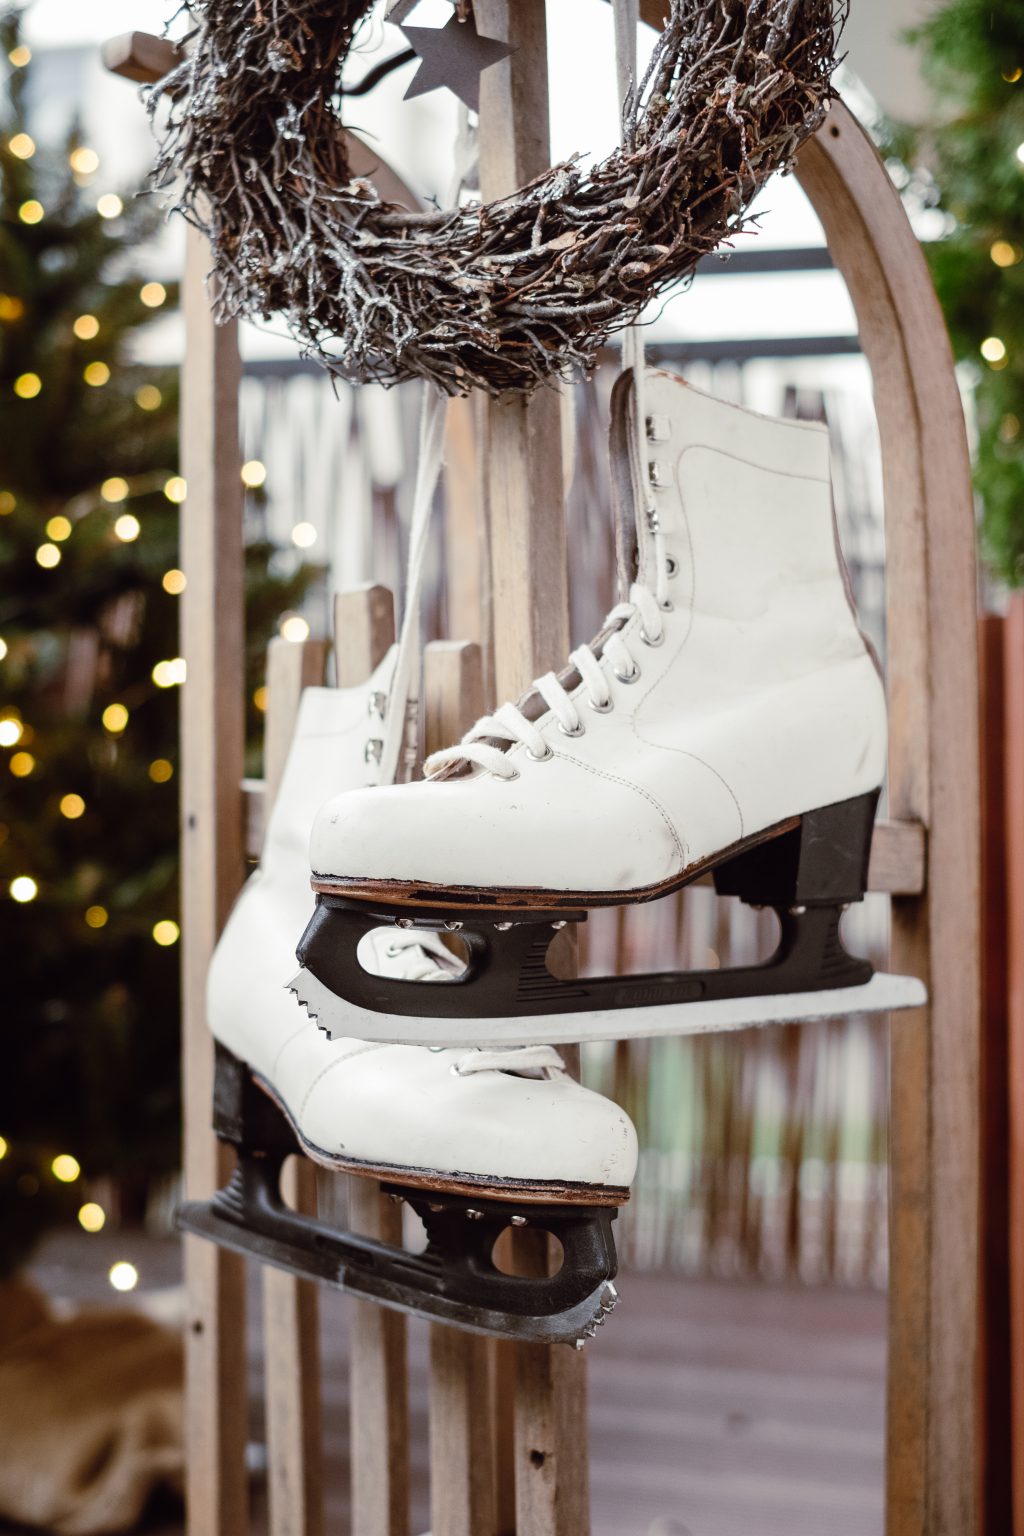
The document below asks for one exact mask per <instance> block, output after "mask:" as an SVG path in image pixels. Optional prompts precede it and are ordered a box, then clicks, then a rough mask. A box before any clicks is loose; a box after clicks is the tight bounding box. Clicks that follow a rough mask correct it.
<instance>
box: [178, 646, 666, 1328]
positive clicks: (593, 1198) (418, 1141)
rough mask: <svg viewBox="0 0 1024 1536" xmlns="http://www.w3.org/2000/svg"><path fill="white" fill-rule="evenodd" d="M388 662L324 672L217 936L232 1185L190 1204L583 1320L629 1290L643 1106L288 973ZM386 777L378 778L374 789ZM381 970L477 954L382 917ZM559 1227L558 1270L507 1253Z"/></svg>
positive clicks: (400, 1278) (543, 1315) (558, 1069)
mask: <svg viewBox="0 0 1024 1536" xmlns="http://www.w3.org/2000/svg"><path fill="white" fill-rule="evenodd" d="M388 665H389V663H385V665H384V667H383V668H382V669H381V670H380V671H379V672H378V674H377V675H375V677H373V678H371V679H370V681H369V682H368V683H367V684H366V686H365V687H363V688H357V689H333V688H311V689H307V690H306V691H305V693H304V694H303V696H302V701H301V707H300V712H299V718H298V723H297V727H296V733H295V737H294V740H293V742H292V747H291V751H290V754H289V757H288V762H287V765H286V768H285V773H284V777H283V780H282V783H281V789H280V792H279V794H278V796H277V799H276V801H275V804H274V807H273V811H272V813H271V817H270V821H269V825H268V829H267V837H266V843H265V848H264V854H263V861H262V865H261V868H260V869H259V870H258V871H257V872H256V873H255V874H254V875H253V876H252V878H251V879H250V880H249V882H248V884H247V885H246V887H245V889H244V891H243V892H242V895H241V897H240V898H239V901H238V903H237V905H236V907H235V909H234V911H233V912H232V914H231V917H230V919H229V921H228V923H227V926H226V928H225V930H224V934H223V936H222V938H221V940H220V943H219V944H218V946H217V950H216V953H215V955H214V959H213V962H212V965H211V969H210V975H209V983H208V997H207V1004H208V1016H209V1020H210V1025H211V1028H212V1030H213V1033H214V1035H215V1037H216V1040H217V1047H216V1052H217V1056H216V1085H215V1101H214V1128H215V1130H216V1131H217V1133H218V1135H220V1136H221V1138H222V1139H224V1140H226V1141H228V1142H231V1143H233V1144H234V1146H235V1147H236V1150H237V1153H238V1167H237V1170H236V1173H235V1175H234V1178H233V1180H232V1183H231V1184H230V1185H229V1187H228V1188H227V1189H226V1190H223V1191H221V1192H220V1194H218V1195H217V1196H215V1197H214V1199H213V1200H212V1201H208V1202H193V1203H191V1204H189V1205H186V1206H185V1207H184V1209H183V1211H182V1213H181V1218H180V1219H181V1222H182V1224H183V1225H184V1226H185V1227H187V1228H188V1229H189V1230H191V1231H195V1232H199V1233H201V1234H203V1235H205V1236H208V1237H211V1238H213V1239H214V1240H215V1241H217V1242H220V1243H223V1244H225V1245H226V1246H229V1247H234V1248H236V1249H240V1250H242V1251H244V1252H247V1253H253V1254H255V1255H257V1256H258V1257H260V1258H262V1259H264V1260H266V1261H267V1262H270V1263H276V1264H279V1265H282V1266H284V1267H286V1268H288V1269H291V1270H293V1271H295V1272H297V1273H300V1274H303V1275H306V1276H311V1277H314V1278H319V1279H323V1280H327V1281H329V1282H331V1283H334V1284H337V1285H342V1286H344V1287H345V1288H346V1289H348V1290H352V1291H355V1292H357V1293H358V1294H360V1295H364V1296H369V1297H372V1298H373V1299H375V1300H377V1301H379V1302H382V1303H383V1304H385V1305H390V1306H396V1307H400V1308H402V1309H403V1310H406V1311H409V1312H414V1313H416V1314H418V1315H422V1316H425V1317H432V1318H437V1319H440V1320H442V1321H445V1322H449V1323H453V1324H456V1325H459V1326H462V1327H468V1328H471V1329H475V1330H478V1331H483V1332H489V1333H499V1334H501V1335H503V1336H507V1337H514V1338H529V1339H541V1340H544V1341H554V1340H558V1339H562V1340H566V1341H567V1342H571V1343H575V1342H577V1340H579V1339H581V1338H584V1337H586V1335H587V1333H588V1332H589V1331H592V1330H593V1329H594V1328H595V1327H596V1326H597V1325H598V1323H600V1322H603V1321H604V1317H605V1314H606V1312H607V1311H608V1310H610V1308H611V1306H612V1305H614V1299H615V1293H614V1288H613V1287H611V1284H610V1282H611V1280H612V1278H613V1276H614V1273H615V1248H614V1243H613V1241H612V1235H611V1222H612V1220H613V1218H614V1214H615V1207H616V1206H617V1205H619V1204H621V1203H622V1202H623V1201H625V1200H626V1199H627V1198H628V1195H629V1184H630V1182H631V1180H632V1177H633V1173H634V1170H635V1166H636V1136H635V1133H634V1130H633V1127H632V1125H631V1123H630V1121H629V1119H628V1117H627V1116H626V1115H625V1114H623V1112H622V1111H621V1110H620V1109H618V1107H617V1106H616V1105H614V1104H612V1103H611V1102H609V1101H608V1100H607V1099H604V1098H602V1097H601V1096H600V1095H598V1094H595V1093H591V1092H589V1091H588V1090H587V1089H585V1088H583V1087H582V1086H581V1085H580V1084H578V1083H576V1082H575V1081H574V1080H573V1079H572V1078H571V1077H570V1076H569V1075H568V1073H567V1072H566V1070H565V1067H564V1064H563V1062H562V1060H561V1058H560V1057H559V1055H558V1053H557V1052H556V1051H554V1050H553V1049H551V1048H550V1047H549V1046H543V1045H542V1046H539V1047H535V1048H532V1049H527V1050H513V1051H481V1050H473V1049H467V1048H466V1047H465V1046H461V1047H459V1048H457V1049H450V1050H446V1049H440V1050H437V1049H430V1050H428V1049H425V1048H413V1047H409V1046H401V1045H398V1046H395V1045H380V1044H373V1043H370V1044H367V1043H364V1042H363V1041H360V1040H357V1039H352V1038H347V1037H346V1038H341V1039H334V1040H329V1039H328V1038H327V1037H326V1036H325V1035H324V1034H323V1033H322V1032H321V1031H320V1030H318V1029H317V1028H316V1026H315V1025H314V1024H313V1023H311V1021H310V1020H309V1018H308V1017H307V1016H306V1014H305V1013H304V1012H303V1011H302V1009H300V1008H298V1007H297V1006H296V1003H295V999H294V998H293V997H292V996H291V995H290V994H289V992H288V990H287V986H286V982H287V977H288V975H289V971H290V970H291V969H294V958H293V950H292V946H293V944H294V941H295V934H296V932H298V931H300V930H301V928H302V925H303V924H304V923H305V922H306V921H307V919H308V918H309V915H310V912H311V910H312V906H313V897H312V896H311V894H310V890H309V880H308V864H307V848H308V836H309V823H310V820H311V818H312V814H313V810H314V808H315V807H316V806H317V805H318V804H320V803H321V801H322V800H323V799H324V797H325V795H326V794H327V793H328V792H329V790H330V789H331V788H336V787H337V785H338V784H339V783H349V784H360V783H365V781H366V777H367V774H368V772H372V771H374V770H373V765H372V762H371V764H370V766H369V768H368V765H367V762H366V760H365V747H366V741H367V737H368V736H369V735H371V734H373V730H374V729H375V727H371V720H370V715H369V713H368V710H370V709H372V710H373V711H374V712H376V711H378V710H379V709H380V707H381V700H382V698H383V697H384V696H385V693H386V689H387V684H388V676H387V667H388ZM377 792H378V791H376V790H375V791H374V793H377ZM362 957H363V961H364V963H365V964H367V965H368V966H369V967H370V968H371V969H372V970H374V971H379V972H380V973H381V974H383V975H386V976H388V977H390V978H392V979H396V980H397V979H401V980H403V981H405V982H409V983H410V984H415V985H428V984H430V985H435V984H440V983H441V982H442V980H443V978H444V977H446V976H449V975H452V974H456V973H458V971H459V970H460V969H461V966H460V965H459V963H458V962H457V961H456V960H455V958H454V957H453V955H452V954H451V952H450V951H449V950H448V949H447V948H446V947H445V945H444V943H443V942H442V941H441V939H440V938H439V937H437V936H436V935H433V934H430V933H424V934H418V933H406V932H404V931H399V930H396V929H395V928H393V927H390V928H388V929H386V930H381V929H378V930H376V931H371V932H370V933H369V934H368V936H367V938H366V940H365V941H364V945H363V949H362ZM297 1149H301V1150H302V1151H304V1152H305V1153H306V1154H307V1155H308V1156H309V1157H310V1158H312V1159H313V1160H314V1161H315V1162H317V1163H319V1164H321V1165H323V1166H324V1167H327V1168H335V1169H343V1170H345V1171H347V1172H349V1173H355V1174H364V1175H367V1176H371V1177H373V1178H376V1179H381V1180H384V1181H385V1183H386V1187H387V1188H388V1189H389V1190H390V1191H391V1192H392V1193H394V1194H395V1195H396V1197H398V1198H402V1199H404V1200H406V1201H407V1202H408V1203H409V1205H410V1206H411V1207H412V1208H413V1209H414V1210H415V1211H416V1212H417V1214H418V1215H419V1216H420V1217H421V1219H422V1221H423V1223H424V1225H425V1227H426V1229H427V1234H428V1239H429V1243H428V1247H427V1251H426V1252H425V1253H424V1254H421V1255H414V1254H412V1253H408V1252H405V1251H404V1250H402V1249H398V1248H394V1247H389V1246H388V1245H386V1244H383V1243H379V1242H374V1241H371V1240H369V1239H366V1238H362V1237H359V1236H356V1235H354V1234H348V1233H344V1232H341V1231H339V1230H337V1229H334V1228H331V1227H329V1226H327V1225H326V1224H325V1223H323V1222H319V1221H317V1220H314V1219H313V1218H310V1217H307V1216H301V1215H298V1214H296V1213H295V1212H294V1211H292V1210H290V1209H289V1208H288V1207H286V1206H285V1205H284V1204H283V1202H282V1200H281V1196H280V1190H279V1182H278V1180H279V1174H280V1169H281V1164H282V1162H283V1161H284V1158H285V1157H286V1156H288V1155H289V1154H290V1153H293V1152H295V1151H296V1150H297ZM526 1224H529V1225H530V1226H533V1227H540V1228H542V1229H544V1230H548V1231H551V1232H553V1233H554V1234H555V1235H556V1236H557V1237H558V1238H559V1240H560V1242H561V1244H562V1247H563V1250H564V1261H563V1264H562V1267H561V1269H560V1270H559V1272H558V1274H557V1275H555V1276H552V1277H547V1278H542V1279H527V1278H521V1277H518V1276H510V1275H506V1274H503V1273H502V1272H501V1271H499V1270H498V1269H497V1268H496V1267H495V1265H494V1264H493V1262H492V1259H491V1252H492V1249H493V1247H494V1243H495V1241H496V1239H497V1236H498V1235H499V1233H500V1232H501V1231H503V1230H504V1229H505V1228H506V1227H507V1226H509V1225H514V1226H522V1225H526Z"/></svg>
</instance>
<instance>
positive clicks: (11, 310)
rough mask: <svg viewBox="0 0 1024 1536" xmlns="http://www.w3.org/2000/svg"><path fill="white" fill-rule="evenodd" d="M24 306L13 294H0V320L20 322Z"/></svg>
mask: <svg viewBox="0 0 1024 1536" xmlns="http://www.w3.org/2000/svg"><path fill="white" fill-rule="evenodd" d="M24 313H25V306H24V304H23V303H22V302H21V300H20V299H18V298H15V296H14V294H13V293H0V320H20V319H21V317H22V315H23V314H24Z"/></svg>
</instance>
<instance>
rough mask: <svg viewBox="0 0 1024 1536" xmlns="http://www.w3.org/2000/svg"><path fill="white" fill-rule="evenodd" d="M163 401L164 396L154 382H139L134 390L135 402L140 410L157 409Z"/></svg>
mask: <svg viewBox="0 0 1024 1536" xmlns="http://www.w3.org/2000/svg"><path fill="white" fill-rule="evenodd" d="M163 403H164V397H163V395H162V394H161V393H160V391H159V390H158V389H157V387H156V385H155V384H140V385H139V387H138V389H137V390H136V391H135V404H136V405H137V406H138V407H139V410H140V411H158V410H159V409H160V407H161V406H162V405H163Z"/></svg>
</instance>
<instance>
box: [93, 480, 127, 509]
mask: <svg viewBox="0 0 1024 1536" xmlns="http://www.w3.org/2000/svg"><path fill="white" fill-rule="evenodd" d="M100 495H101V496H102V497H103V500H104V501H109V502H115V503H116V502H118V501H124V499H125V497H126V496H127V495H128V481H127V480H122V478H121V476H120V475H111V477H110V479H109V480H104V482H103V484H102V485H101V486H100Z"/></svg>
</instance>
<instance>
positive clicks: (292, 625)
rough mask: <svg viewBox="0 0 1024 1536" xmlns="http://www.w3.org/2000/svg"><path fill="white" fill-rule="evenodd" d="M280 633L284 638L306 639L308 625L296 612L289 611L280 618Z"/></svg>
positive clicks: (307, 637)
mask: <svg viewBox="0 0 1024 1536" xmlns="http://www.w3.org/2000/svg"><path fill="white" fill-rule="evenodd" d="M281 634H282V635H283V636H284V638H285V639H286V640H295V641H298V640H308V639H309V625H308V624H307V623H306V620H305V619H304V618H303V617H302V615H301V614H298V613H289V614H287V615H286V616H285V617H284V618H283V619H282V620H281Z"/></svg>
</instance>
